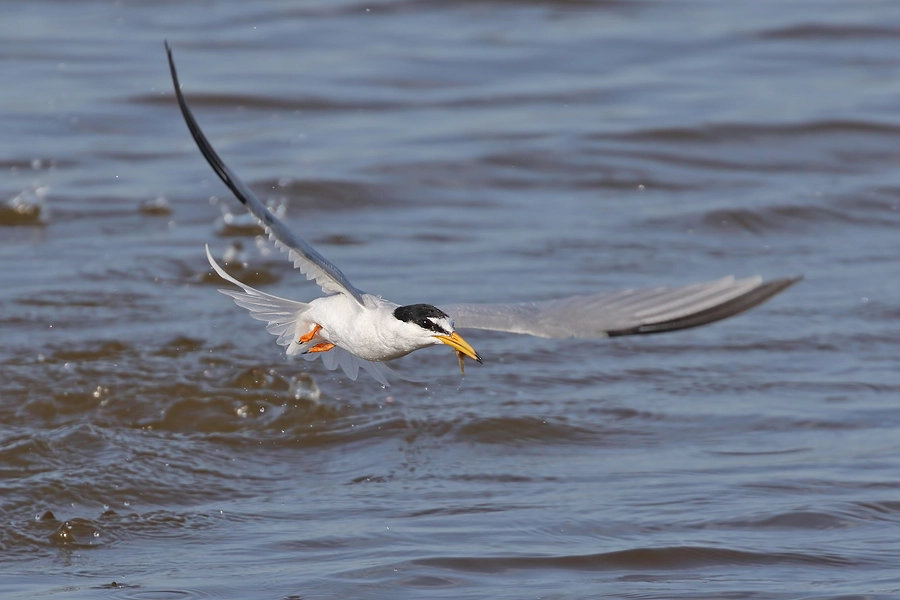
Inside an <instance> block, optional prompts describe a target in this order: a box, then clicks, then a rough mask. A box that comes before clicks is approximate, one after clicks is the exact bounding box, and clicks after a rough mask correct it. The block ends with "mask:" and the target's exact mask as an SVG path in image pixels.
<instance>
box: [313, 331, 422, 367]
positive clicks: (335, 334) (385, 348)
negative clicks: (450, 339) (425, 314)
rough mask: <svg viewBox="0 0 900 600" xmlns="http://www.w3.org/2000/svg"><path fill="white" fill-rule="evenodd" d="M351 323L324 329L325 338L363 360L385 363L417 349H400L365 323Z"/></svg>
mask: <svg viewBox="0 0 900 600" xmlns="http://www.w3.org/2000/svg"><path fill="white" fill-rule="evenodd" d="M356 325H357V326H356V327H354V323H352V322H349V323H345V324H342V325H338V326H336V327H332V328H327V329H326V328H323V331H322V333H323V337H325V338H326V339H328V341H330V342H331V343H333V344H335V345H337V346H340V347H341V348H343V349H345V350H348V351H350V352H352V353H353V354H355V355H356V356H358V357H359V358H361V359H363V360H370V361H376V362H377V361H383V360H393V359H395V358H400V357H401V356H406V355H407V354H409V353H410V352H412V351H413V350H415V349H416V348H406V347H398V346H397V345H395V344H393V343H390V342H389V341H385V340H384V339H383V338H382V337H381V336H380V335H378V332H377V331H373V330H371V328H369V327H366V326H365V323H357V324H356Z"/></svg>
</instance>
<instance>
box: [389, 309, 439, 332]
mask: <svg viewBox="0 0 900 600" xmlns="http://www.w3.org/2000/svg"><path fill="white" fill-rule="evenodd" d="M394 317H395V318H397V319H398V320H400V321H406V322H407V323H414V324H416V325H418V326H419V327H421V328H422V329H427V330H429V331H433V332H435V333H442V334H444V335H450V333H451V332H449V331H447V330H446V329H445V328H444V327H442V326H441V325H439V324H437V323H435V322H434V321H433V320H432V319H449V318H450V316H449V315H448V314H447V313H445V312H444V311H442V310H441V309H439V308H437V307H436V306H432V305H430V304H410V305H409V306H398V307H397V308H395V309H394Z"/></svg>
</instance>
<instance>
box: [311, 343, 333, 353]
mask: <svg viewBox="0 0 900 600" xmlns="http://www.w3.org/2000/svg"><path fill="white" fill-rule="evenodd" d="M332 348H334V344H332V343H331V342H322V343H321V344H316V345H315V346H313V347H312V348H310V349H309V350H307V352H328V351H329V350H331V349H332Z"/></svg>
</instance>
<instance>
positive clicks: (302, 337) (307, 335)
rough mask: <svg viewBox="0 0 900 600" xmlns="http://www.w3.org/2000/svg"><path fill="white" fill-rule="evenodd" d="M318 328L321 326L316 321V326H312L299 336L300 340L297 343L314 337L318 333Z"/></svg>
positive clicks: (303, 342) (302, 342)
mask: <svg viewBox="0 0 900 600" xmlns="http://www.w3.org/2000/svg"><path fill="white" fill-rule="evenodd" d="M320 329H322V326H321V325H319V324H318V323H316V326H315V327H313V330H312V331H310V332H309V333H306V334H304V335H301V336H300V341H299V342H298V343H300V344H305V343H306V342H308V341H309V340H311V339H313V338H314V337H316V334H317V333H319V330H320ZM329 350H331V348H329Z"/></svg>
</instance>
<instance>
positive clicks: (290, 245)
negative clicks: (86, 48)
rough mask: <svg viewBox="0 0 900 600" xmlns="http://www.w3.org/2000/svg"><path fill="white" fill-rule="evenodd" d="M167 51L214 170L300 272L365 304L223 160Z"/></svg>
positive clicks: (188, 116) (187, 114)
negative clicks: (207, 135) (205, 133)
mask: <svg viewBox="0 0 900 600" xmlns="http://www.w3.org/2000/svg"><path fill="white" fill-rule="evenodd" d="M166 54H167V55H168V57H169V71H170V72H171V73H172V84H173V85H174V86H175V97H176V98H177V99H178V106H179V107H180V108H181V114H182V116H183V117H184V121H185V123H187V126H188V129H189V130H190V132H191V135H192V136H193V138H194V141H195V142H197V146H198V147H199V148H200V152H201V153H203V157H204V158H205V159H206V161H207V162H208V163H209V164H210V166H211V167H212V168H213V171H215V172H216V174H217V175H218V176H219V178H220V179H221V180H222V181H223V182H224V183H225V185H227V186H228V188H229V189H230V190H231V191H232V192H233V193H234V195H235V196H236V197H237V199H238V200H240V201H241V203H243V204H244V206H246V207H247V209H248V210H249V211H250V212H251V213H253V215H254V216H255V217H256V218H257V219H259V221H260V223H261V224H262V226H263V227H264V228H265V230H266V233H268V234H269V237H270V238H271V239H272V240H273V241H274V242H275V245H276V246H278V247H279V248H281V249H282V250H284V249H287V250H288V256H290V259H291V261H293V263H294V266H295V267H297V268H298V269H300V272H301V273H305V274H306V278H307V279H314V280H315V282H316V283H318V284H319V286H320V287H321V288H322V290H324V291H325V292H326V293H329V294H348V295H350V296H352V297H353V298H355V299H356V301H357V302H359V303H360V304H362V303H363V300H362V294H363V292H362V291H361V290H359V289H358V288H356V287H355V286H354V285H353V284H351V283H350V281H349V280H348V279H347V277H346V276H345V275H344V274H343V273H341V270H340V269H338V268H337V267H336V266H334V265H333V264H331V263H330V262H329V261H328V260H326V259H325V257H323V256H322V255H321V254H319V253H318V252H317V251H316V249H315V248H313V247H312V246H310V245H309V244H308V243H306V242H305V241H304V240H302V239H300V238H299V237H297V236H296V235H294V234H293V233H291V231H290V230H289V229H288V228H287V227H286V226H285V224H284V223H282V222H281V221H280V220H278V217H276V216H275V215H273V214H272V211H270V210H269V209H268V208H266V205H265V204H263V203H262V202H261V201H260V199H259V198H257V197H256V194H254V193H253V192H252V191H251V190H250V188H249V187H247V185H246V184H245V183H244V182H243V181H241V180H240V179H238V176H237V175H235V174H234V172H233V171H232V170H231V169H229V168H228V166H226V165H225V163H224V162H222V159H221V158H219V155H218V154H216V151H215V150H214V149H213V147H212V145H211V144H210V143H209V140H207V139H206V136H205V135H204V134H203V131H202V130H201V129H200V126H199V125H198V124H197V120H196V119H194V115H193V114H192V113H191V109H190V108H189V107H188V105H187V102H186V101H185V99H184V96H183V95H182V93H181V84H180V83H179V82H178V73H177V72H176V70H175V61H174V60H173V59H172V49H171V48H169V44H168V42H167V43H166Z"/></svg>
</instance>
